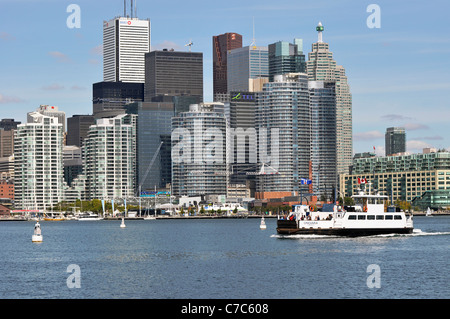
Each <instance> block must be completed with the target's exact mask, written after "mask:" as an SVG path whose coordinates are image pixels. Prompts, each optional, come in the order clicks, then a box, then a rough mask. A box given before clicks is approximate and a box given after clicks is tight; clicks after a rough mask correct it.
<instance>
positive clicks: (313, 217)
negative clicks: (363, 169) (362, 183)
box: [277, 191, 413, 237]
mask: <svg viewBox="0 0 450 319" xmlns="http://www.w3.org/2000/svg"><path fill="white" fill-rule="evenodd" d="M352 198H353V200H354V201H355V205H354V206H347V207H346V209H345V210H344V209H342V208H340V207H338V206H334V209H333V211H332V212H314V211H312V209H311V207H309V206H307V205H296V206H295V208H294V210H293V212H291V213H290V214H289V216H287V217H280V216H279V217H278V221H277V232H278V234H285V235H290V234H318V235H334V236H348V237H356V236H371V235H380V234H410V233H412V232H413V217H412V215H410V214H408V215H407V214H405V213H404V212H403V211H393V212H390V211H389V210H388V212H385V206H384V203H385V201H386V200H387V199H388V197H387V196H383V195H379V194H375V195H371V194H370V192H369V194H365V193H364V192H363V191H360V192H359V194H358V195H354V196H352Z"/></svg>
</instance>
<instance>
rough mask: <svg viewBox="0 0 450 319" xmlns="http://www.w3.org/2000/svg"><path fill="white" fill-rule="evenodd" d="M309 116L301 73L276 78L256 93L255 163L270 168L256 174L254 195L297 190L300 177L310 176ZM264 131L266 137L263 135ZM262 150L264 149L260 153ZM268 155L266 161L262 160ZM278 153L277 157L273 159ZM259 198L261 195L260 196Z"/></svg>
mask: <svg viewBox="0 0 450 319" xmlns="http://www.w3.org/2000/svg"><path fill="white" fill-rule="evenodd" d="M310 123H311V114H310V106H309V91H308V78H307V75H306V74H305V73H287V74H284V75H276V76H275V77H274V82H269V83H267V84H266V85H264V88H263V91H262V92H260V93H258V94H257V104H256V114H255V125H256V130H257V131H258V136H259V137H260V138H259V139H258V148H259V149H258V162H259V163H260V165H261V166H263V165H264V166H269V168H270V167H272V171H270V173H269V174H264V175H258V182H257V186H256V187H257V192H260V193H267V192H290V193H291V194H293V195H297V194H294V192H298V191H299V184H300V179H301V178H305V179H307V178H309V176H310V169H309V166H310V156H311V154H310V145H311V125H310ZM263 130H266V132H267V133H266V134H267V135H266V136H267V138H265V134H262V133H263ZM261 147H265V148H266V150H262V149H261ZM265 153H267V157H266V158H268V156H269V155H270V162H269V161H267V159H265V158H264V157H265V156H264V155H265ZM275 154H278V156H277V157H278V158H276V157H275ZM263 196H265V195H264V194H263Z"/></svg>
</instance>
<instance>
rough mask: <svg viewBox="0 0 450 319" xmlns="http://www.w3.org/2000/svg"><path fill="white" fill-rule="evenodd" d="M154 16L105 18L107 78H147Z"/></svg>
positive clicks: (104, 47)
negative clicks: (150, 18) (145, 18)
mask: <svg viewBox="0 0 450 319" xmlns="http://www.w3.org/2000/svg"><path fill="white" fill-rule="evenodd" d="M148 52H150V20H140V19H138V18H136V17H133V16H131V17H117V18H114V19H112V20H109V21H104V22H103V81H105V82H131V83H144V82H145V59H144V55H145V54H146V53H148Z"/></svg>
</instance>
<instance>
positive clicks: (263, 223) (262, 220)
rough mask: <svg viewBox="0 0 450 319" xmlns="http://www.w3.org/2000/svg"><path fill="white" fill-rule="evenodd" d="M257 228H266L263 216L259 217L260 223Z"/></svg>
mask: <svg viewBox="0 0 450 319" xmlns="http://www.w3.org/2000/svg"><path fill="white" fill-rule="evenodd" d="M259 228H261V229H266V228H267V226H266V221H265V220H264V216H263V217H262V218H261V224H260V225H259Z"/></svg>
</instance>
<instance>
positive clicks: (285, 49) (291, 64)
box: [269, 39, 306, 82]
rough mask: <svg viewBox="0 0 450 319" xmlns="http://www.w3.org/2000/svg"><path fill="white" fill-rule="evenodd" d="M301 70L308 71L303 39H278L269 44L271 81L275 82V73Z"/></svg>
mask: <svg viewBox="0 0 450 319" xmlns="http://www.w3.org/2000/svg"><path fill="white" fill-rule="evenodd" d="M299 72H300V73H305V72H306V62H305V55H304V54H303V40H302V39H294V43H289V42H286V41H278V42H275V43H272V44H269V81H270V82H273V77H274V75H277V74H285V73H299Z"/></svg>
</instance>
